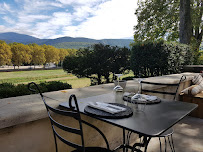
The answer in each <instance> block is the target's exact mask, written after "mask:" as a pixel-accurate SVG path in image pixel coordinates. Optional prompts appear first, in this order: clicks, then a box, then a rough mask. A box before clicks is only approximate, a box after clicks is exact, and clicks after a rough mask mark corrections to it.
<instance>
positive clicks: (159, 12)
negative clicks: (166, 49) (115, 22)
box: [134, 0, 203, 50]
mask: <svg viewBox="0 0 203 152" xmlns="http://www.w3.org/2000/svg"><path fill="white" fill-rule="evenodd" d="M190 2H191V5H190V12H191V19H192V22H191V24H192V25H191V26H192V37H191V43H192V46H193V49H194V50H197V49H198V48H199V46H200V43H201V41H202V35H203V32H202V31H203V24H202V14H203V7H202V6H203V3H202V0H191V1H190ZM135 15H136V16H137V18H138V24H137V25H136V26H135V27H134V30H135V35H134V40H135V42H137V41H145V40H159V39H161V38H163V39H166V40H168V41H178V40H179V39H178V38H179V22H180V0H170V1H168V0H139V1H138V9H137V10H136V12H135Z"/></svg>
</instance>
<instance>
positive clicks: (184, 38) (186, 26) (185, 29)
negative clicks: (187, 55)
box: [179, 0, 192, 44]
mask: <svg viewBox="0 0 203 152" xmlns="http://www.w3.org/2000/svg"><path fill="white" fill-rule="evenodd" d="M179 28H180V35H179V38H180V43H183V44H190V40H191V37H192V21H191V14H190V0H180V25H179Z"/></svg>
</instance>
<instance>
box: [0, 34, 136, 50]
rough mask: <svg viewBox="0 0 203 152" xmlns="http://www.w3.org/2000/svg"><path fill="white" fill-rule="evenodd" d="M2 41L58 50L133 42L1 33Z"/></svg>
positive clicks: (126, 44)
mask: <svg viewBox="0 0 203 152" xmlns="http://www.w3.org/2000/svg"><path fill="white" fill-rule="evenodd" d="M0 40H4V41H6V42H7V43H12V42H18V43H23V44H29V43H36V44H39V45H43V44H46V45H52V46H55V47H56V48H75V49H79V48H84V47H87V46H90V45H92V44H95V43H103V44H106V45H112V46H119V47H124V46H125V47H129V44H130V43H131V42H133V40H132V39H102V40H95V39H89V38H83V37H77V38H73V37H60V38H56V39H38V38H35V37H32V36H29V35H24V34H18V33H13V32H8V33H0Z"/></svg>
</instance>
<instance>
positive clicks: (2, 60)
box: [0, 41, 12, 66]
mask: <svg viewBox="0 0 203 152" xmlns="http://www.w3.org/2000/svg"><path fill="white" fill-rule="evenodd" d="M11 58H12V52H11V48H10V46H9V45H7V44H6V43H5V42H4V41H0V66H1V65H6V64H10V63H11Z"/></svg>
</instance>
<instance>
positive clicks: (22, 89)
mask: <svg viewBox="0 0 203 152" xmlns="http://www.w3.org/2000/svg"><path fill="white" fill-rule="evenodd" d="M38 85H39V88H40V90H41V91H42V92H50V91H58V90H64V89H71V88H72V86H71V85H70V84H68V83H63V82H60V81H50V82H41V83H40V84H38ZM29 94H32V92H31V91H29V90H28V86H27V84H18V85H14V84H12V83H2V84H0V99H2V98H9V97H16V96H23V95H29Z"/></svg>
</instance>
